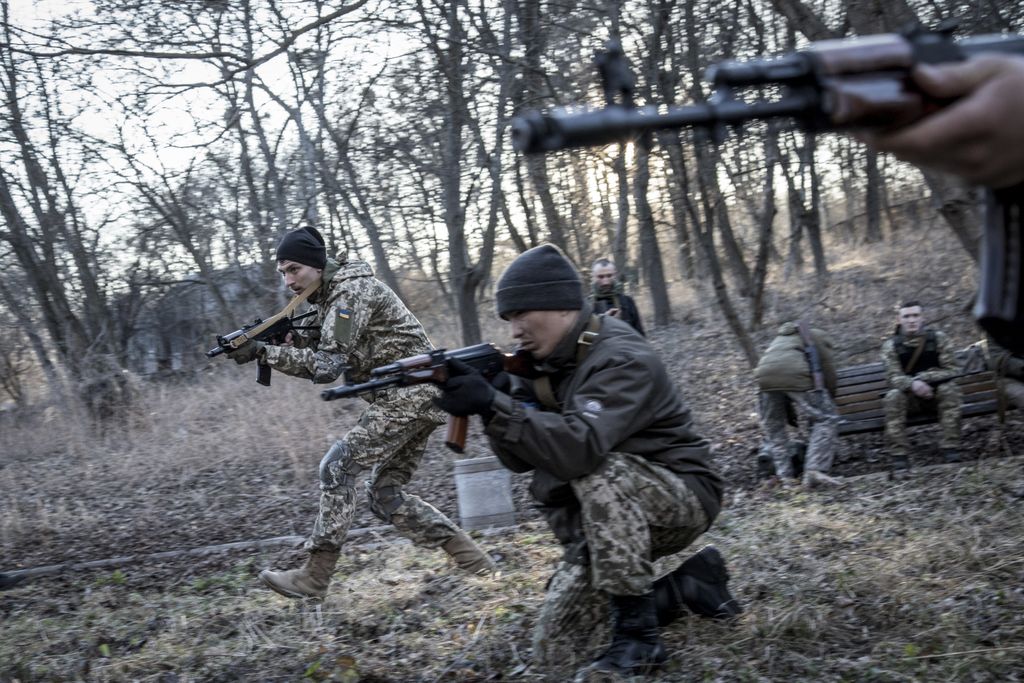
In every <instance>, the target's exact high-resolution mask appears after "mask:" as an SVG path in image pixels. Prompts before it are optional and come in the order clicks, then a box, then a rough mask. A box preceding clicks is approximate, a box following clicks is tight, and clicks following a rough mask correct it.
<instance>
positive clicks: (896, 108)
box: [512, 22, 1024, 352]
mask: <svg viewBox="0 0 1024 683" xmlns="http://www.w3.org/2000/svg"><path fill="white" fill-rule="evenodd" d="M954 30H955V23H952V22H947V23H945V24H943V25H940V26H939V27H938V28H937V29H936V30H934V31H929V30H925V29H923V28H921V27H915V28H913V29H910V30H908V31H906V32H904V33H902V34H896V33H888V34H879V35H872V36H863V37H854V38H849V39H843V40H823V41H819V42H815V43H812V44H811V45H809V46H808V47H806V48H804V49H802V50H799V51H797V52H793V53H790V54H786V55H783V56H779V57H773V58H767V59H754V60H750V61H736V60H729V61H724V62H721V63H719V64H716V65H713V66H712V67H711V68H710V69H709V71H708V73H707V80H709V81H710V82H711V83H712V85H713V88H714V92H713V94H712V95H711V97H709V98H708V100H707V102H704V103H702V104H694V105H690V106H678V105H654V104H649V105H645V106H635V105H634V104H633V90H634V87H635V77H634V76H633V74H632V72H631V71H630V69H629V65H628V63H627V62H626V59H625V56H624V55H623V52H622V48H621V46H620V45H619V44H618V43H616V42H614V41H612V42H610V43H609V44H608V45H607V49H606V50H604V51H601V52H598V54H597V58H596V63H597V68H598V71H599V73H600V76H601V83H602V86H603V90H604V98H605V106H604V107H601V108H596V109H595V108H581V107H573V108H565V107H560V108H556V109H553V110H551V111H549V112H547V113H541V112H538V111H529V112H523V113H522V114H520V115H519V116H517V117H515V118H514V119H513V120H512V146H513V148H514V149H516V150H518V151H521V152H525V153H527V154H535V153H545V152H554V151H558V150H563V149H569V148H574V147H590V146H597V145H607V144H610V143H614V142H626V141H629V140H637V141H639V142H641V143H642V144H647V145H649V144H650V142H651V133H652V132H654V131H659V130H673V129H679V128H685V127H694V128H698V129H704V130H707V131H709V132H710V134H711V139H712V141H714V142H721V141H722V140H723V139H724V138H725V134H726V129H727V127H728V126H733V127H739V126H741V125H742V124H743V123H746V122H748V121H753V120H758V119H776V118H787V119H791V120H793V121H794V122H795V123H796V124H797V125H798V126H799V127H801V128H803V129H804V130H807V131H828V130H843V129H856V128H875V127H884V128H890V127H898V126H902V125H906V124H908V123H912V122H914V121H916V120H917V119H920V118H922V117H924V116H926V115H927V114H929V113H931V112H933V111H935V110H936V109H938V108H940V107H942V106H944V105H945V104H947V102H935V101H931V100H928V99H927V98H925V97H924V96H923V95H922V94H921V93H920V92H919V91H917V90H915V89H914V87H913V84H912V80H911V77H910V71H911V69H912V68H913V67H914V66H915V65H916V64H937V63H943V62H955V61H961V60H964V59H966V58H968V57H971V56H973V55H977V54H980V53H985V52H998V53H1006V54H1017V55H1024V36H1019V35H1010V34H992V35H981V36H974V37H970V38H965V39H963V40H960V41H956V40H954V39H953V31H954ZM765 91H768V92H777V93H778V96H776V97H774V98H766V97H764V96H763V93H764V92H765ZM1005 125H1008V126H1015V125H1020V122H1019V121H1006V122H1005ZM987 194H988V195H989V196H988V202H989V204H990V206H989V210H988V219H987V222H986V225H985V232H984V240H983V244H982V254H981V278H980V289H979V292H978V299H977V301H976V303H975V308H974V315H975V318H976V319H977V320H978V322H979V324H980V325H981V326H982V327H983V328H984V329H985V330H987V331H988V332H989V333H990V334H991V335H992V336H993V338H995V339H996V341H997V343H999V344H1000V345H1001V346H1004V348H1008V349H1010V350H1013V351H1018V352H1019V351H1021V350H1024V263H1022V261H1024V257H1022V254H1021V252H1022V249H1024V246H1022V245H1024V225H1022V222H1024V221H1022V219H1021V215H1022V214H1024V187H1020V186H1018V187H1015V188H1008V189H1004V190H998V191H989V192H988V193H987Z"/></svg>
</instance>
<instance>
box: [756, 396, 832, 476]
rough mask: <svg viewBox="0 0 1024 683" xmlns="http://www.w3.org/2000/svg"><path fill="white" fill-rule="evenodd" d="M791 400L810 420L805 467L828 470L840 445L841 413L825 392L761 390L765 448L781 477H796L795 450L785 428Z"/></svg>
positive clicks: (798, 411) (799, 412)
mask: <svg viewBox="0 0 1024 683" xmlns="http://www.w3.org/2000/svg"><path fill="white" fill-rule="evenodd" d="M787 401H792V402H793V404H794V406H795V407H796V410H797V413H798V414H800V415H803V416H804V419H805V420H806V421H807V428H808V432H809V435H808V443H807V456H806V460H805V462H804V469H805V470H817V471H819V472H828V471H829V470H830V469H831V468H832V460H833V458H834V457H835V452H836V447H837V446H838V444H839V421H840V420H839V414H838V412H837V411H836V405H835V403H834V402H833V401H832V397H831V396H829V395H828V393H827V392H825V391H762V392H761V427H762V429H763V430H764V444H763V446H762V450H763V451H764V452H766V453H768V454H769V455H770V456H771V458H772V461H773V462H774V463H775V473H776V474H777V475H779V476H780V477H793V476H795V474H794V472H793V461H792V457H791V456H792V450H791V449H790V441H789V434H788V432H787V429H786V402H787Z"/></svg>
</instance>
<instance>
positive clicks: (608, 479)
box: [533, 453, 708, 670]
mask: <svg viewBox="0 0 1024 683" xmlns="http://www.w3.org/2000/svg"><path fill="white" fill-rule="evenodd" d="M570 483H571V485H572V489H573V493H575V495H576V497H577V498H578V499H579V501H580V505H581V508H582V519H583V531H584V534H585V536H586V539H587V545H588V548H589V554H590V563H589V566H583V565H579V564H575V563H569V562H564V561H563V562H561V563H560V564H559V565H558V567H557V568H556V570H555V574H554V576H553V577H552V578H551V582H550V583H549V585H548V589H547V593H546V596H545V600H544V606H543V607H542V609H541V612H540V615H539V617H538V621H537V625H536V627H535V630H534V636H533V655H534V661H535V662H537V663H538V665H539V666H540V667H542V668H543V669H549V670H550V669H551V668H552V667H556V666H557V665H565V664H566V663H567V662H566V659H567V656H568V653H576V654H578V655H579V656H580V657H581V660H580V661H581V662H583V661H589V660H590V659H592V656H591V654H592V652H591V650H592V649H593V648H594V647H597V646H600V644H601V643H602V642H603V641H604V640H605V636H606V634H607V619H608V614H607V612H608V596H609V594H611V595H642V594H644V593H647V592H649V591H650V590H651V587H652V585H653V583H654V581H655V580H656V579H657V578H658V577H659V576H660V575H661V574H662V573H664V572H665V571H668V570H669V569H671V568H674V566H673V565H669V566H668V567H659V565H658V564H657V563H656V562H655V560H656V559H657V558H659V557H663V556H666V555H671V554H674V553H678V552H679V551H681V550H683V549H684V548H686V547H687V546H689V545H690V544H691V543H693V541H694V540H696V538H697V537H698V536H700V535H701V534H702V533H703V532H704V530H705V529H706V528H707V526H708V518H707V513H706V512H705V511H704V507H703V505H701V502H700V499H699V498H698V497H697V496H696V494H694V493H693V491H692V490H691V489H690V488H689V487H687V486H686V484H685V483H684V481H683V479H682V478H681V477H680V476H679V475H677V474H674V473H673V472H671V471H670V470H668V469H666V468H665V467H662V466H661V465H658V464H656V463H653V462H651V461H649V460H646V459H644V458H642V457H640V456H637V455H632V454H628V453H612V454H610V455H609V457H608V460H607V462H606V463H605V464H604V465H603V466H602V467H601V468H599V469H598V470H597V471H595V472H593V473H591V474H588V475H586V476H584V477H581V478H579V479H574V480H572V482H570ZM677 564H678V563H677ZM580 645H582V647H576V646H580Z"/></svg>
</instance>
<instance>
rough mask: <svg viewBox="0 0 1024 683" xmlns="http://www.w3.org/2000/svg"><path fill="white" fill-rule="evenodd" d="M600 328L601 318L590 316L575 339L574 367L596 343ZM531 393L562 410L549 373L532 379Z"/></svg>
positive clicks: (548, 404) (544, 402)
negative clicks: (584, 327) (583, 328)
mask: <svg viewBox="0 0 1024 683" xmlns="http://www.w3.org/2000/svg"><path fill="white" fill-rule="evenodd" d="M600 329H601V319H600V318H598V317H597V316H596V315H592V316H590V321H589V322H588V323H587V329H585V330H583V332H581V333H580V336H579V338H578V339H577V340H576V367H579V366H580V365H581V364H582V363H583V360H584V359H585V358H586V357H587V355H588V354H589V353H590V349H592V348H593V346H594V344H596V343H597V338H598V336H599V334H598V330H600ZM533 393H534V394H536V395H537V400H538V401H540V402H541V405H543V406H544V407H545V408H550V409H551V410H556V411H558V412H562V406H561V404H560V403H559V402H558V399H557V398H555V391H554V389H553V388H552V386H551V377H550V375H541V376H540V377H538V378H537V379H535V380H533Z"/></svg>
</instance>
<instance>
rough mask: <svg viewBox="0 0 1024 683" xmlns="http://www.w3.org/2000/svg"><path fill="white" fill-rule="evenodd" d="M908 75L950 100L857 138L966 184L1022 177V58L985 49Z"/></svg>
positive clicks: (990, 183) (1006, 181) (1003, 184)
mask: <svg viewBox="0 0 1024 683" xmlns="http://www.w3.org/2000/svg"><path fill="white" fill-rule="evenodd" d="M913 79H914V82H915V84H916V85H917V86H918V87H919V88H920V89H921V91H922V92H923V93H924V94H925V95H927V96H929V97H931V98H933V99H937V100H954V101H953V102H952V103H951V104H949V105H948V106H946V107H943V108H942V109H940V110H939V111H937V112H935V113H934V114H931V115H929V116H926V117H925V118H923V119H921V120H920V121H918V122H916V123H913V124H911V125H909V126H905V127H902V128H898V129H896V130H894V131H885V132H872V133H861V134H859V135H858V138H859V139H861V140H862V141H863V142H865V143H867V144H868V145H870V146H871V147H874V148H875V149H877V150H879V151H882V152H892V153H893V154H895V155H896V156H897V157H899V158H900V159H903V160H904V161H909V162H911V163H913V164H916V165H918V166H924V167H927V168H931V169H933V170H937V171H943V172H946V173H954V174H956V175H958V176H960V177H962V178H964V179H965V180H967V181H968V182H971V183H977V184H981V185H987V186H989V187H995V188H1000V187H1009V186H1011V185H1016V184H1017V183H1019V182H1022V181H1024V125H1022V124H1021V121H1024V58H1022V57H1017V56H1011V55H995V54H990V55H981V56H978V57H974V58H972V59H969V60H968V61H966V62H963V63H958V64H945V65H941V66H936V65H921V66H918V67H916V68H915V69H914V71H913Z"/></svg>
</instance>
